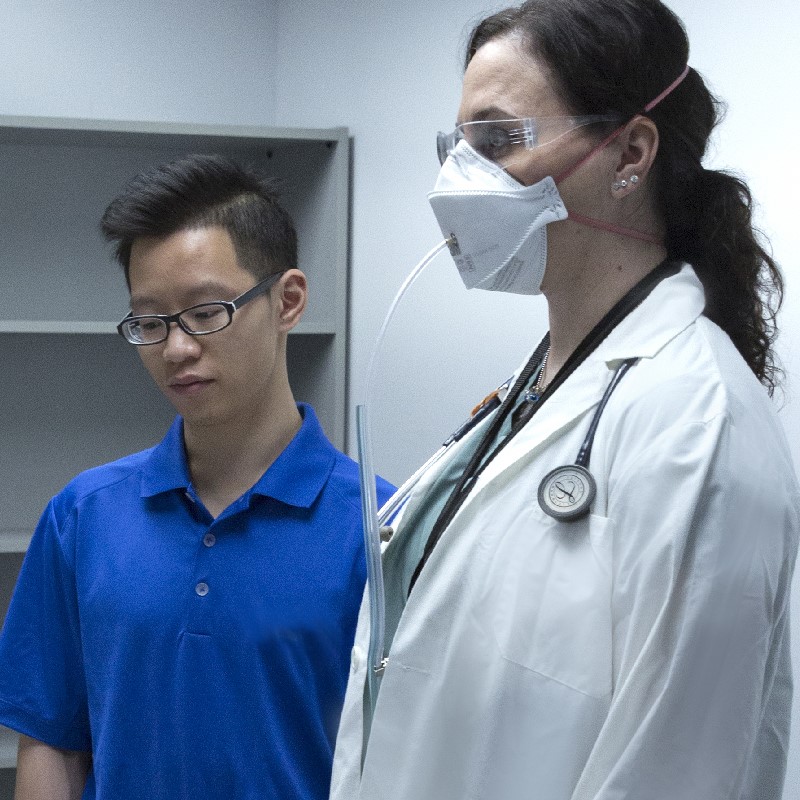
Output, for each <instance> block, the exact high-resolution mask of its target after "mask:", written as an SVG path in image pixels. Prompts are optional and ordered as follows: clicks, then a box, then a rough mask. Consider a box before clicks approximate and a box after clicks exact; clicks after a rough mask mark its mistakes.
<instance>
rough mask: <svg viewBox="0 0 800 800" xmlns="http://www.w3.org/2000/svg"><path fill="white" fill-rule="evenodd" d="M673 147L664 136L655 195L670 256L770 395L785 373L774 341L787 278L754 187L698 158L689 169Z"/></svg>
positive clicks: (708, 315) (710, 317)
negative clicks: (688, 274) (686, 269)
mask: <svg viewBox="0 0 800 800" xmlns="http://www.w3.org/2000/svg"><path fill="white" fill-rule="evenodd" d="M670 144H671V142H670V141H669V139H668V138H667V139H666V140H664V139H662V145H666V147H665V148H664V149H663V150H662V153H660V155H661V156H662V164H661V165H660V172H661V175H660V178H661V179H660V180H659V181H658V190H657V195H658V196H657V201H658V203H659V206H660V208H661V211H662V214H663V218H664V220H665V223H666V228H667V230H666V241H665V244H666V248H667V253H668V255H669V257H670V258H675V259H680V260H683V261H687V262H689V263H690V264H691V265H692V266H693V267H694V268H695V271H696V272H697V275H698V277H699V278H700V280H701V281H702V283H703V287H704V289H705V293H706V308H705V315H706V316H707V317H708V318H709V319H711V320H712V321H713V322H715V323H716V324H717V325H719V327H720V328H722V330H724V331H725V333H727V334H728V336H729V337H730V339H731V341H732V342H733V344H734V345H735V346H736V349H737V350H738V351H739V353H741V355H742V357H743V358H744V360H745V361H746V362H747V364H748V366H749V367H750V369H751V370H752V371H753V373H754V374H755V375H756V377H757V378H758V379H759V381H761V383H762V384H763V385H764V386H766V387H767V390H768V391H769V394H770V396H772V394H773V393H774V391H775V388H776V387H777V385H778V384H779V382H780V379H781V376H782V370H781V369H780V367H779V366H778V365H777V364H776V360H775V353H774V349H773V344H774V342H775V339H776V336H777V326H776V316H777V313H778V310H779V309H780V306H781V303H782V301H783V278H782V277H781V273H780V270H779V268H778V266H777V264H776V263H775V261H774V260H773V258H772V256H771V255H770V253H769V252H768V251H767V249H766V246H765V244H764V243H762V242H763V240H762V235H761V233H760V231H758V230H757V229H756V228H755V227H754V226H753V200H752V196H751V194H750V189H749V188H748V186H747V184H746V183H745V182H744V181H743V180H742V179H741V178H738V177H737V176H735V175H733V174H731V173H729V172H725V171H718V170H709V169H705V168H704V167H702V166H701V165H700V163H699V161H695V162H694V165H693V166H692V167H690V168H689V169H688V170H687V167H686V158H685V155H686V152H685V151H684V152H683V153H680V152H676V149H675V148H671V147H670ZM670 151H672V152H670ZM670 162H671V163H670ZM680 162H683V163H680ZM687 173H688V174H687ZM676 176H680V177H679V178H677V179H676Z"/></svg>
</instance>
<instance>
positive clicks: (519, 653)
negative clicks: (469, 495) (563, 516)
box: [479, 505, 612, 698]
mask: <svg viewBox="0 0 800 800" xmlns="http://www.w3.org/2000/svg"><path fill="white" fill-rule="evenodd" d="M504 516H505V515H504ZM507 523H508V524H507V525H505V526H498V528H499V531H500V532H499V533H498V534H497V536H496V537H494V542H493V544H492V546H490V547H489V548H487V549H485V550H484V556H485V558H486V568H487V569H486V571H485V584H484V587H483V592H481V594H482V595H484V598H485V600H486V601H488V602H483V604H482V605H483V609H484V610H483V611H481V612H479V613H482V614H488V615H490V619H489V620H488V621H489V622H490V625H489V626H488V627H489V628H490V630H491V631H492V633H493V637H494V641H495V643H496V645H497V647H498V649H499V651H500V654H501V655H502V657H503V658H505V659H506V660H508V661H511V662H513V663H515V664H518V665H520V666H522V667H524V668H526V669H529V670H532V671H534V672H536V673H538V674H539V675H541V676H543V677H545V678H548V679H550V680H553V681H556V682H558V683H560V684H562V685H565V686H567V687H570V688H572V689H575V690H577V691H579V692H582V693H584V694H587V695H590V696H592V697H598V698H600V697H606V696H608V695H609V694H610V693H611V688H612V686H611V681H612V663H611V659H612V643H611V633H612V631H611V627H612V621H611V534H612V524H611V523H610V521H609V520H608V519H607V518H605V517H600V516H595V515H590V516H588V517H586V518H584V519H581V520H577V521H574V522H557V521H555V520H553V519H551V518H550V517H548V516H546V515H545V514H543V513H542V512H541V510H540V509H539V508H538V506H532V505H528V506H526V507H523V508H518V509H517V511H516V514H514V515H513V517H511V518H509V519H508V520H507Z"/></svg>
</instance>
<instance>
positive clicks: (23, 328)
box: [0, 317, 336, 336]
mask: <svg viewBox="0 0 800 800" xmlns="http://www.w3.org/2000/svg"><path fill="white" fill-rule="evenodd" d="M120 319H121V317H120ZM3 333H33V334H58V335H62V334H72V333H78V334H83V333H88V334H113V335H114V336H116V335H117V322H82V321H80V320H47V319H41V320H40V319H3V320H0V334H3ZM335 333H336V331H334V330H331V328H330V327H328V326H326V325H321V324H319V323H317V322H315V321H314V320H310V321H309V322H306V321H305V319H303V320H301V321H300V324H299V325H298V326H297V327H296V328H295V329H294V330H292V331H290V333H289V335H290V336H296V335H298V334H300V335H305V336H333V335H335Z"/></svg>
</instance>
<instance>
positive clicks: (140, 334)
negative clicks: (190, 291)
mask: <svg viewBox="0 0 800 800" xmlns="http://www.w3.org/2000/svg"><path fill="white" fill-rule="evenodd" d="M284 272H286V270H282V271H281V272H276V273H275V274H274V275H270V276H269V277H268V278H265V279H264V280H263V281H261V282H259V283H257V284H256V285H255V286H254V287H253V288H252V289H248V290H247V291H246V292H245V293H244V294H240V295H239V296H238V297H237V298H235V299H233V300H217V301H215V302H213V303H200V304H199V305H196V306H191V307H190V308H185V309H184V310H183V311H179V312H178V313H177V314H138V315H136V316H134V315H133V314H128V316H127V317H125V319H123V320H122V322H120V324H119V325H117V333H119V335H120V336H122V337H123V338H124V339H125V341H126V342H130V344H135V345H137V346H142V345H148V344H158V343H159V342H163V341H164V340H165V339H166V338H167V337H168V336H169V326H170V324H171V323H173V322H175V323H176V324H177V325H179V326H180V329H181V330H182V331H183V332H184V333H188V334H190V335H191V336H205V335H206V334H209V333H216V332H217V331H221V330H222V329H223V328H227V327H228V325H230V324H231V322H233V312H234V311H236V310H237V309H240V308H241V307H242V306H243V305H244V304H245V303H249V302H250V301H251V300H252V299H253V298H255V297H258V296H259V295H262V294H264V293H265V292H267V291H269V290H270V288H272V285H273V284H274V283H275V282H276V281H277V280H278V278H280V277H281V275H283V273H284Z"/></svg>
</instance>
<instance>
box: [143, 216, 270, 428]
mask: <svg viewBox="0 0 800 800" xmlns="http://www.w3.org/2000/svg"><path fill="white" fill-rule="evenodd" d="M129 275H130V288H131V311H132V312H133V314H173V313H176V312H179V311H182V310H183V309H185V308H188V307H190V306H193V305H197V304H198V303H207V302H211V301H214V300H233V299H234V298H235V297H237V296H238V295H240V294H242V293H243V292H245V291H247V290H248V289H250V288H252V287H253V286H255V284H256V283H258V279H257V278H256V277H255V276H254V275H253V274H252V273H250V272H248V271H247V270H245V269H243V268H242V267H241V266H239V263H238V260H237V258H236V251H235V249H234V247H233V242H232V241H231V238H230V236H229V235H228V233H227V231H225V230H224V229H223V228H218V227H211V228H199V229H190V230H182V231H178V232H177V233H174V234H171V235H170V236H166V237H142V238H139V239H136V240H135V241H134V243H133V247H132V249H131V257H130V269H129ZM280 283H281V282H280V281H279V282H278V285H276V286H274V287H273V288H272V289H271V290H270V292H268V293H267V294H265V295H262V296H260V297H256V298H255V299H253V300H252V301H250V302H249V303H247V304H246V305H244V306H242V307H241V308H240V309H238V310H237V311H236V312H235V314H234V316H233V321H232V322H231V324H230V325H229V326H228V327H227V328H225V329H224V330H221V331H218V332H216V333H211V334H208V335H206V336H191V335H189V334H187V333H185V332H184V331H183V330H181V328H180V327H179V326H178V325H176V324H172V325H170V331H169V336H168V337H167V340H166V341H164V342H161V343H159V344H153V345H146V346H143V347H139V348H138V350H139V355H140V356H141V358H142V362H143V363H144V365H145V367H146V368H147V370H148V372H149V373H150V375H151V376H152V377H153V380H154V381H155V382H156V385H157V386H158V388H159V389H160V390H161V391H162V392H163V393H164V395H165V396H166V397H167V399H168V400H169V401H170V402H171V403H172V405H173V406H175V409H176V410H177V411H178V413H179V414H181V416H183V418H184V421H185V423H186V424H187V425H190V426H204V425H218V424H223V425H224V424H226V423H230V422H232V421H233V422H235V421H236V420H240V421H241V420H250V421H253V420H254V418H257V417H259V416H260V415H262V414H269V410H270V403H271V402H272V401H273V400H274V398H275V397H277V396H278V395H279V393H280V388H281V385H282V381H283V380H284V379H285V378H284V376H285V334H284V333H281V330H280V324H279V323H280V316H279V310H280V303H279V300H276V298H279V297H280V288H279V287H280Z"/></svg>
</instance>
